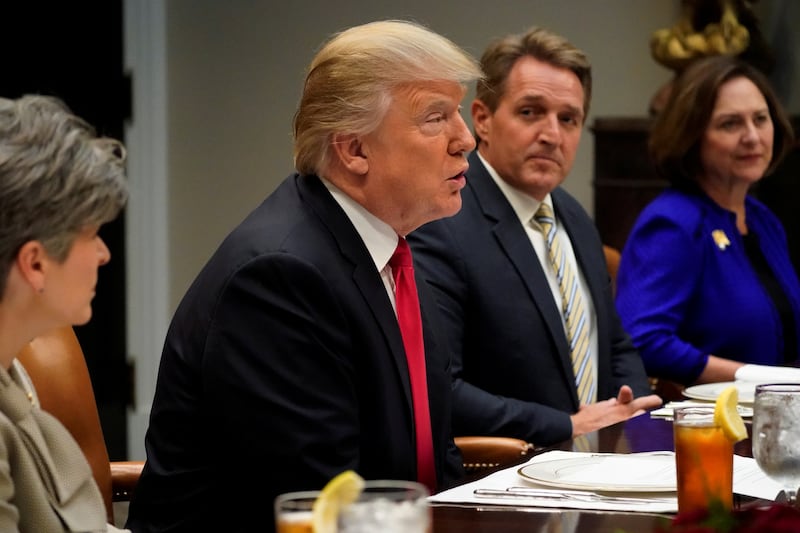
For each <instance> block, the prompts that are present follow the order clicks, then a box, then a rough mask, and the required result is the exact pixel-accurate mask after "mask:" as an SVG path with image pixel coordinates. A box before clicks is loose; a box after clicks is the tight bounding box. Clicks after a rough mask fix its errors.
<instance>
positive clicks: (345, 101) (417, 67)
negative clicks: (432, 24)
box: [294, 20, 481, 174]
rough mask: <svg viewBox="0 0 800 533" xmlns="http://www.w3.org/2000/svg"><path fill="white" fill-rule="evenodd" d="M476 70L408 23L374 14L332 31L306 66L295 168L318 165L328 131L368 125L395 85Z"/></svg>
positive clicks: (474, 74) (463, 76) (449, 45)
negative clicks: (379, 18) (371, 18)
mask: <svg viewBox="0 0 800 533" xmlns="http://www.w3.org/2000/svg"><path fill="white" fill-rule="evenodd" d="M480 77H481V70H480V67H479V66H478V63H477V61H476V60H475V59H474V58H473V57H472V56H470V55H469V54H467V53H466V52H465V51H463V50H462V49H461V48H459V47H458V46H457V45H455V44H454V43H453V42H451V41H450V40H448V39H446V38H445V37H442V36H441V35H439V34H437V33H434V32H432V31H431V30H428V29H427V28H424V27H422V26H420V25H418V24H415V23H413V22H408V21H400V20H385V21H378V22H372V23H368V24H363V25H361V26H355V27H353V28H350V29H348V30H345V31H343V32H341V33H338V34H336V35H334V36H333V38H332V39H331V40H329V41H328V42H327V43H326V44H325V45H324V46H323V47H322V49H321V50H320V51H319V52H318V53H317V55H316V57H315V58H314V59H313V61H312V62H311V65H310V66H309V69H308V74H307V76H306V81H305V85H304V87H303V96H302V98H301V101H300V105H299V107H298V109H297V112H296V114H295V117H294V164H295V168H297V170H298V171H299V172H301V173H304V174H312V173H317V174H319V173H322V172H324V171H325V169H326V168H327V165H328V159H329V151H328V150H329V148H330V145H331V139H332V136H333V134H335V133H352V134H356V135H364V134H368V133H370V132H372V131H374V130H375V129H376V128H377V127H378V125H379V124H380V122H381V120H382V119H383V117H384V115H385V113H386V111H387V110H388V108H389V105H390V103H391V91H392V89H395V88H396V87H398V86H401V85H403V84H408V83H416V82H423V81H439V80H444V81H455V82H458V83H468V82H471V81H473V80H476V79H479V78H480Z"/></svg>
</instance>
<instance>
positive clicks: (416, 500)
mask: <svg viewBox="0 0 800 533" xmlns="http://www.w3.org/2000/svg"><path fill="white" fill-rule="evenodd" d="M429 494H430V493H429V492H428V489H427V488H426V487H425V485H422V484H421V483H417V482H415V481H393V480H376V481H367V482H366V483H365V486H364V490H363V491H362V492H361V494H360V495H359V497H358V500H356V501H355V502H354V503H353V504H352V505H348V506H347V507H345V508H344V509H342V512H341V514H340V515H339V533H378V532H379V533H427V532H430V531H431V527H432V526H431V510H430V505H429V504H428V496H429Z"/></svg>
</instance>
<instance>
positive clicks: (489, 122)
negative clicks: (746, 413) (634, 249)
mask: <svg viewBox="0 0 800 533" xmlns="http://www.w3.org/2000/svg"><path fill="white" fill-rule="evenodd" d="M481 66H482V67H483V70H484V73H485V75H486V78H485V79H484V80H481V81H479V82H478V86H477V91H476V99H475V100H474V101H473V103H472V119H473V126H474V129H475V137H476V139H477V141H478V148H477V150H476V151H475V152H473V153H472V154H471V155H470V157H469V162H470V168H469V171H468V172H467V186H466V188H465V189H464V190H463V191H462V199H463V204H462V208H461V211H460V212H459V213H458V214H457V215H455V216H454V217H451V218H448V219H443V220H439V221H435V222H432V223H430V224H427V225H425V226H423V227H421V228H420V229H418V230H417V231H415V232H414V233H412V235H411V236H410V237H409V241H410V242H411V244H412V247H413V249H414V257H415V261H416V262H417V266H418V269H419V271H420V272H422V273H423V275H424V276H425V277H427V278H428V281H429V282H430V284H431V285H432V286H433V287H434V289H435V290H436V292H437V297H438V299H439V305H440V307H441V308H442V310H443V311H444V313H443V314H444V317H445V320H446V322H447V325H448V331H447V334H448V336H449V337H450V339H451V343H452V347H453V349H454V352H455V360H454V362H453V365H452V371H453V375H454V385H453V387H454V394H455V396H454V399H453V406H454V413H453V417H454V418H453V430H454V432H455V434H456V435H476V434H477V435H501V436H511V437H518V438H522V439H525V440H527V441H529V442H534V443H536V444H540V445H548V444H552V443H555V442H560V441H563V440H566V439H569V438H571V437H572V438H574V437H577V436H579V435H583V434H585V433H588V432H591V431H594V430H597V429H599V428H601V427H605V426H608V425H611V424H614V423H616V422H620V421H622V420H626V419H627V418H629V417H631V416H633V415H635V414H638V413H641V412H642V411H643V410H647V409H652V408H655V407H657V406H659V405H660V404H661V399H660V398H659V397H658V396H655V395H651V394H650V387H649V383H648V380H647V376H646V375H645V371H644V367H643V365H642V362H641V359H640V357H639V354H638V353H637V352H636V350H635V349H634V348H633V345H632V344H631V342H630V339H629V337H628V335H627V334H626V333H625V331H624V330H623V329H622V326H621V324H620V321H619V318H618V316H617V312H616V310H615V307H614V302H613V300H612V294H611V285H610V280H609V277H608V274H607V270H606V265H605V258H604V255H603V249H602V243H601V241H600V237H599V235H598V232H597V229H596V228H595V226H594V223H593V221H592V220H591V218H590V217H589V215H588V214H587V213H586V211H585V210H584V209H583V208H582V207H581V206H580V205H579V203H578V202H577V201H576V200H575V199H574V198H573V197H572V196H570V195H569V194H568V193H567V192H566V191H565V190H564V189H562V188H561V187H560V185H561V183H562V182H563V181H564V179H565V178H566V176H567V174H568V173H569V171H570V169H571V168H572V163H573V160H574V158H575V153H576V151H577V148H578V142H579V141H580V136H581V131H582V129H583V126H584V123H585V119H586V116H587V114H588V111H589V102H590V97H591V67H590V65H589V61H588V59H587V58H586V56H585V54H584V53H583V52H582V51H580V50H578V49H577V48H576V47H574V46H573V45H572V44H571V43H569V42H568V41H567V40H566V39H564V38H563V37H561V36H558V35H555V34H553V33H551V32H549V31H547V30H544V29H540V28H533V29H531V30H530V31H528V32H527V33H525V34H521V35H510V36H507V37H505V38H501V39H498V40H497V41H495V42H493V43H492V44H491V45H490V46H489V47H488V48H487V49H486V51H485V52H484V54H483V57H482V59H481Z"/></svg>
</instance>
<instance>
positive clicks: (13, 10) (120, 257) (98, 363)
mask: <svg viewBox="0 0 800 533" xmlns="http://www.w3.org/2000/svg"><path fill="white" fill-rule="evenodd" d="M2 19H3V30H2V31H0V50H2V52H3V61H2V67H1V68H0V96H3V97H7V98H15V97H18V96H20V95H22V94H25V93H39V94H49V95H54V96H58V97H60V98H61V99H62V100H64V101H65V102H66V103H67V105H68V106H69V107H70V108H71V109H72V110H73V111H74V112H75V113H76V114H78V115H80V116H82V117H83V118H84V119H86V120H88V121H89V122H90V123H91V124H92V125H93V126H95V127H96V128H97V130H98V132H99V133H102V134H104V135H108V136H112V137H115V138H118V139H122V136H123V127H124V123H125V121H126V120H127V119H128V118H129V115H130V107H131V104H130V89H129V87H130V84H129V83H128V81H129V80H128V79H127V78H126V77H125V75H124V73H123V54H122V50H123V49H122V46H123V33H122V0H94V1H87V2H29V1H26V2H22V1H19V2H6V3H4V5H3V10H2ZM124 235H125V216H124V213H123V214H121V215H120V217H118V218H117V220H116V221H114V222H112V223H109V224H107V225H105V226H104V227H103V228H102V229H101V236H102V237H103V239H104V240H105V241H106V243H107V244H108V247H109V249H110V251H111V262H110V263H109V264H108V265H106V266H104V267H103V268H101V269H100V276H99V280H98V284H97V296H96V297H95V300H94V304H93V309H94V316H93V317H92V320H91V321H90V322H89V323H88V324H87V325H85V326H80V327H77V328H76V333H77V335H78V338H79V340H80V342H81V346H82V347H83V351H84V354H85V355H86V359H87V362H88V365H89V372H90V374H91V377H92V383H93V385H94V390H95V395H96V399H97V403H98V408H99V410H100V418H101V421H102V423H103V428H104V433H105V437H106V442H107V445H108V449H109V455H110V456H111V459H112V460H114V459H124V458H126V454H127V450H126V435H127V432H126V431H127V430H126V420H125V413H126V406H127V402H128V397H129V387H128V385H127V384H128V383H129V378H128V371H127V367H126V356H125V350H126V344H125V243H124Z"/></svg>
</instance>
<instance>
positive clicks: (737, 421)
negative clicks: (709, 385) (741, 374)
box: [714, 385, 747, 442]
mask: <svg viewBox="0 0 800 533" xmlns="http://www.w3.org/2000/svg"><path fill="white" fill-rule="evenodd" d="M738 404H739V389H737V388H736V387H734V386H733V385H731V386H730V387H725V388H724V389H723V390H722V392H720V393H719V396H717V401H716V402H715V403H714V423H715V424H717V425H718V426H720V427H721V428H722V432H723V433H725V436H726V437H728V440H730V441H731V442H739V441H740V440H744V439H746V438H747V428H746V427H745V425H744V420H742V415H740V414H739V409H738V408H737V405H738Z"/></svg>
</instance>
